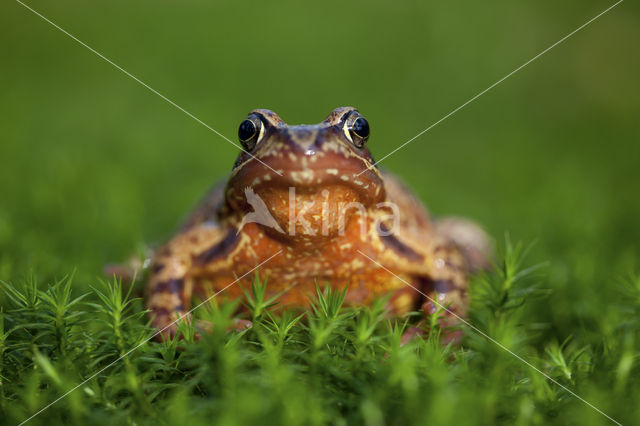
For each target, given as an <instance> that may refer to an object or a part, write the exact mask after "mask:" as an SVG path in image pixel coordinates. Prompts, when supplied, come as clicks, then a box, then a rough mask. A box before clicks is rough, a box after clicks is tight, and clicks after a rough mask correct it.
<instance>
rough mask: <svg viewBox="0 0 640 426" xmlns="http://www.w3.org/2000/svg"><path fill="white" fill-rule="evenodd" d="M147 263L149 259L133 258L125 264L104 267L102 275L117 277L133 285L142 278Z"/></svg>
mask: <svg viewBox="0 0 640 426" xmlns="http://www.w3.org/2000/svg"><path fill="white" fill-rule="evenodd" d="M147 262H148V259H140V257H138V256H131V257H130V258H129V260H127V261H126V262H124V263H108V264H106V265H104V267H103V268H102V273H103V274H104V275H106V276H108V277H115V278H116V279H118V280H120V281H123V282H129V283H131V282H134V281H137V280H139V279H140V278H141V277H142V275H143V273H144V269H145V265H146V263H147Z"/></svg>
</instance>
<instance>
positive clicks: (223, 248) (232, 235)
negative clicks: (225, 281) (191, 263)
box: [195, 228, 240, 265]
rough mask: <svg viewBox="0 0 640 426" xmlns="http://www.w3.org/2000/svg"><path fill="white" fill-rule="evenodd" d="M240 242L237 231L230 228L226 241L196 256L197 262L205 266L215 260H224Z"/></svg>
mask: <svg viewBox="0 0 640 426" xmlns="http://www.w3.org/2000/svg"><path fill="white" fill-rule="evenodd" d="M239 242H240V236H239V235H238V234H237V232H236V229H235V228H228V229H227V235H225V237H224V239H223V240H222V241H220V242H219V243H218V244H215V245H214V246H212V247H210V248H208V249H206V250H205V251H203V252H202V253H200V254H199V255H198V256H196V258H195V261H196V263H199V264H201V265H204V264H207V263H209V262H211V261H213V260H215V259H220V258H223V257H225V256H227V255H228V254H229V253H231V252H232V251H233V249H234V248H235V247H236V246H237V245H238V243H239Z"/></svg>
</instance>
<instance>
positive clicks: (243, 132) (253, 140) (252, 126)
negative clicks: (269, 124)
mask: <svg viewBox="0 0 640 426" xmlns="http://www.w3.org/2000/svg"><path fill="white" fill-rule="evenodd" d="M262 136H264V125H263V124H262V121H261V120H260V119H259V118H258V117H255V116H249V117H247V118H246V119H245V120H244V121H243V122H242V123H240V127H238V139H240V143H241V144H242V146H243V148H244V149H245V150H246V151H252V150H253V148H255V147H256V145H257V144H258V142H260V140H261V139H262Z"/></svg>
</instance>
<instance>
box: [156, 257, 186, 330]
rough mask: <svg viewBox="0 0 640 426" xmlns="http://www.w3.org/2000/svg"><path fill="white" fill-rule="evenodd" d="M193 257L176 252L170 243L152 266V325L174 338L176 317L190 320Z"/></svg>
mask: <svg viewBox="0 0 640 426" xmlns="http://www.w3.org/2000/svg"><path fill="white" fill-rule="evenodd" d="M190 264H191V259H190V256H188V254H187V255H181V254H178V253H173V251H172V250H171V246H170V245H169V246H168V247H166V248H165V249H163V251H162V252H161V255H160V256H158V257H157V258H156V259H155V260H154V262H153V265H152V266H151V271H152V272H151V277H150V279H149V284H148V287H147V291H148V295H147V307H148V309H149V310H150V311H151V312H150V316H151V325H152V326H153V327H154V328H155V329H157V330H158V331H159V332H160V335H161V337H163V338H166V337H173V336H174V335H175V334H176V331H177V324H176V320H177V319H178V318H183V319H186V320H188V319H189V318H188V314H187V311H188V310H189V306H190V302H191V293H192V290H193V280H192V278H191V277H190V276H189V268H190V266H191V265H190Z"/></svg>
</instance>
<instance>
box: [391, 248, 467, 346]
mask: <svg viewBox="0 0 640 426" xmlns="http://www.w3.org/2000/svg"><path fill="white" fill-rule="evenodd" d="M429 263H430V265H429V266H430V268H429V269H430V273H429V274H428V275H425V276H415V277H414V279H413V286H414V287H415V289H416V290H417V291H419V292H420V293H421V295H422V297H423V301H422V305H421V311H422V312H423V313H424V314H425V315H426V316H427V318H426V319H425V320H424V321H421V325H424V323H428V322H429V318H430V317H432V316H433V315H437V316H438V317H437V318H438V322H437V323H438V326H439V327H440V328H441V329H442V335H441V336H442V341H443V343H445V344H447V343H454V344H455V343H458V342H459V341H460V340H461V339H462V337H463V333H462V331H461V330H460V329H459V327H458V326H459V325H461V322H462V320H464V319H465V318H466V316H467V311H468V307H469V297H468V294H467V289H468V273H469V264H468V260H467V259H466V258H465V257H464V256H463V255H462V253H461V252H460V251H459V250H458V249H457V247H455V246H453V245H450V244H443V245H439V246H437V247H436V248H435V250H434V256H433V258H431V259H430V260H429ZM422 330H423V327H411V328H409V329H408V330H407V331H406V333H405V335H404V336H403V341H405V342H406V341H408V340H409V339H411V338H412V337H414V336H415V335H420V334H422Z"/></svg>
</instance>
